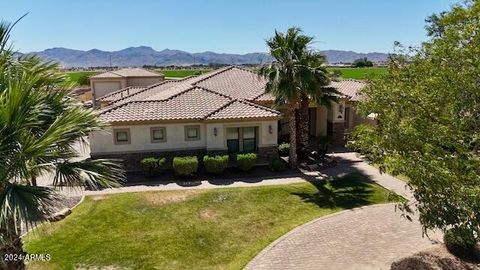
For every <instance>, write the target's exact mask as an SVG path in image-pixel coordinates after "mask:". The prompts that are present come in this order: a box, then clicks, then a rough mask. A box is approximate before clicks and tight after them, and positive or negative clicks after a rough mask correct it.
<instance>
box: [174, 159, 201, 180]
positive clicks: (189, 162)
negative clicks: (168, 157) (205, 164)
mask: <svg viewBox="0 0 480 270" xmlns="http://www.w3.org/2000/svg"><path fill="white" fill-rule="evenodd" d="M172 165H173V171H174V172H175V175H178V176H191V175H193V174H194V173H196V172H197V170H198V158H197V157H195V156H191V157H175V158H173V164H172Z"/></svg>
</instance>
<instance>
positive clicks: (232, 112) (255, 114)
mask: <svg viewBox="0 0 480 270" xmlns="http://www.w3.org/2000/svg"><path fill="white" fill-rule="evenodd" d="M279 115H280V114H279V112H278V111H275V110H272V109H269V108H267V107H264V106H260V105H258V104H255V103H251V102H246V101H241V100H234V101H233V102H231V103H229V104H228V105H226V106H225V107H224V108H222V109H220V110H218V111H217V112H215V113H213V114H212V115H210V116H208V117H207V119H212V120H213V119H216V120H218V119H238V118H270V117H278V116H279ZM239 116H240V117H239Z"/></svg>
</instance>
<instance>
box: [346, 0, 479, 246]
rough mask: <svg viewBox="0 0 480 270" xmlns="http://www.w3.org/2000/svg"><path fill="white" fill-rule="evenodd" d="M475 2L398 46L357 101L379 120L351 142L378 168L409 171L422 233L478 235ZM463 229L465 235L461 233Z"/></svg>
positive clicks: (434, 20) (437, 18) (447, 14)
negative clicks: (420, 38) (412, 44)
mask: <svg viewBox="0 0 480 270" xmlns="http://www.w3.org/2000/svg"><path fill="white" fill-rule="evenodd" d="M478 14H480V2H478V1H469V2H466V3H465V4H463V5H456V6H454V7H453V8H452V10H450V11H448V12H444V13H441V14H440V15H435V16H433V17H431V18H430V19H429V20H427V22H428V23H429V24H428V25H427V29H428V32H429V35H430V39H429V40H428V41H427V42H425V43H424V44H423V45H422V46H421V47H420V48H417V49H403V48H402V47H399V54H397V55H395V56H392V58H391V59H390V62H389V66H388V74H387V75H386V76H385V77H384V78H380V79H378V80H376V81H374V82H372V84H371V85H370V87H368V88H367V89H366V90H365V91H364V92H363V95H364V101H363V102H361V103H360V111H361V112H362V113H363V115H364V116H365V115H367V114H369V113H376V114H377V115H378V121H379V124H378V126H375V127H368V128H365V127H362V128H361V130H357V131H359V132H358V134H357V138H356V141H353V142H351V144H353V145H355V146H357V147H359V148H360V149H361V150H362V151H365V152H367V153H369V156H370V157H371V158H372V159H373V160H374V162H376V163H379V164H381V167H382V169H386V170H387V171H390V172H393V173H394V174H403V175H406V176H407V177H408V178H409V179H410V181H409V183H408V184H409V185H410V186H411V187H412V189H413V193H414V197H415V199H416V202H415V205H414V206H415V207H411V206H412V205H411V204H405V205H404V206H403V208H404V210H406V211H407V212H412V211H414V210H415V208H417V210H418V212H419V219H420V222H421V224H422V225H423V228H424V230H425V231H427V230H429V229H435V228H438V229H442V230H444V231H446V230H448V229H450V228H453V229H454V230H453V231H460V232H462V234H461V235H460V237H462V238H463V239H464V240H465V241H466V242H469V243H472V241H469V239H475V240H474V241H473V244H470V247H473V246H474V243H475V242H478V240H479V239H480V238H479V237H480V84H479V78H480V57H479V55H480V20H479V19H478V18H479V17H478ZM465 232H467V233H465Z"/></svg>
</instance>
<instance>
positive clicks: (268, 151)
mask: <svg viewBox="0 0 480 270" xmlns="http://www.w3.org/2000/svg"><path fill="white" fill-rule="evenodd" d="M272 156H273V157H278V146H265V147H259V148H258V153H257V158H258V160H257V163H258V164H268V163H269V162H270V158H271V157H272Z"/></svg>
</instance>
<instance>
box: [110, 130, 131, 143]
mask: <svg viewBox="0 0 480 270" xmlns="http://www.w3.org/2000/svg"><path fill="white" fill-rule="evenodd" d="M113 137H114V143H115V144H130V129H128V128H125V129H114V130H113Z"/></svg>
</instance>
